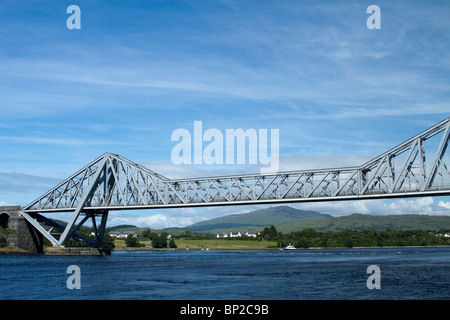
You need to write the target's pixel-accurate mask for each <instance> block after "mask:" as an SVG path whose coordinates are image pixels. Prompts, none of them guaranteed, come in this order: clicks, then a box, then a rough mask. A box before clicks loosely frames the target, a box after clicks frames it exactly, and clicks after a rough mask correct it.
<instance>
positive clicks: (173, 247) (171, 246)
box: [169, 238, 178, 249]
mask: <svg viewBox="0 0 450 320" xmlns="http://www.w3.org/2000/svg"><path fill="white" fill-rule="evenodd" d="M169 248H172V249H175V248H178V246H177V245H176V244H175V240H174V239H173V238H171V239H170V241H169Z"/></svg>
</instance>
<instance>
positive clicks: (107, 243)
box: [103, 233, 115, 249]
mask: <svg viewBox="0 0 450 320" xmlns="http://www.w3.org/2000/svg"><path fill="white" fill-rule="evenodd" d="M103 248H105V249H114V248H115V245H114V239H113V237H111V236H110V235H109V234H107V233H105V234H104V236H103Z"/></svg>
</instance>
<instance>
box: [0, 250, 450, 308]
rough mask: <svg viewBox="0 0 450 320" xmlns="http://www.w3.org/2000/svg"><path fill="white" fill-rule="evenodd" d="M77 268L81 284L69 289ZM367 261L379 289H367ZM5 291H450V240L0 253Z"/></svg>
mask: <svg viewBox="0 0 450 320" xmlns="http://www.w3.org/2000/svg"><path fill="white" fill-rule="evenodd" d="M71 265H76V266H78V267H79V268H80V278H79V279H80V282H79V283H80V285H81V288H80V289H68V287H67V280H68V278H69V277H70V276H71V275H72V274H71V273H67V268H68V267H69V266H71ZM370 265H377V266H378V267H379V268H380V273H379V275H380V278H379V279H380V286H381V288H380V289H372V290H371V289H368V287H367V279H368V278H369V277H370V276H371V274H369V273H367V268H368V266H370ZM0 299H2V300H5V299H12V300H18V299H25V300H31V299H32V300H36V299H37V300H50V299H51V300H53V299H64V300H73V299H83V300H95V299H102V300H104V299H106V300H109V299H114V300H118V299H119V300H130V299H140V300H142V299H144V300H147V299H148V300H156V299H158V300H162V299H170V300H196V299H202V300H205V299H206V300H221V299H226V300H297V299H301V300H309V299H315V300H317V299H319V300H322V299H326V300H336V299H338V300H341V299H363V300H378V299H384V300H386V299H388V300H394V299H399V300H408V299H421V300H422V299H432V300H442V299H450V248H401V249H391V248H389V249H383V248H380V249H378V248H377V249H330V250H295V251H279V250H273V251H266V250H265V251H214V250H210V251H115V252H113V253H112V255H111V256H48V255H37V256H24V255H3V256H0Z"/></svg>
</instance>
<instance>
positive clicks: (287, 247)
mask: <svg viewBox="0 0 450 320" xmlns="http://www.w3.org/2000/svg"><path fill="white" fill-rule="evenodd" d="M284 250H295V247H294V246H293V245H292V244H290V243H289V245H287V246H286V247H284Z"/></svg>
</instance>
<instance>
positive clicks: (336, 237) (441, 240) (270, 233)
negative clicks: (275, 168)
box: [258, 226, 450, 248]
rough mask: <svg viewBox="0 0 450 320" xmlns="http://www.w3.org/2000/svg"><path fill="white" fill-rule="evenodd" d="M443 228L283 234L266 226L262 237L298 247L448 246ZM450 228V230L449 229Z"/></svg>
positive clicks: (304, 231)
mask: <svg viewBox="0 0 450 320" xmlns="http://www.w3.org/2000/svg"><path fill="white" fill-rule="evenodd" d="M445 232H446V231H445V230H442V231H438V232H436V231H425V230H389V229H388V230H364V231H359V230H350V229H348V230H344V231H335V232H331V231H327V232H321V231H317V230H315V229H311V228H307V229H303V230H301V231H298V232H290V233H288V234H283V233H281V232H278V231H277V230H276V228H275V227H274V226H270V227H266V228H264V230H263V231H262V232H260V234H259V236H258V237H259V238H260V239H267V240H275V241H278V242H279V243H280V245H281V246H286V245H288V244H289V243H292V244H293V245H294V246H295V247H296V248H310V247H323V248H336V247H345V248H352V247H389V246H445V245H450V238H449V237H444V236H443V234H444V233H445ZM447 232H448V231H447Z"/></svg>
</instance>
